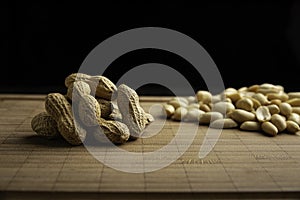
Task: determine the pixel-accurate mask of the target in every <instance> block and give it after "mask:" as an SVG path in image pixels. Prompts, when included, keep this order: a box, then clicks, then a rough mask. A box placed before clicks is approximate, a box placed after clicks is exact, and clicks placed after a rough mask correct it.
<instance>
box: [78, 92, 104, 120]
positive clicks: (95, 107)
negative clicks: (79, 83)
mask: <svg viewBox="0 0 300 200" xmlns="http://www.w3.org/2000/svg"><path fill="white" fill-rule="evenodd" d="M78 114H79V118H80V120H81V122H82V123H83V124H84V125H85V126H96V125H98V120H99V118H100V117H101V109H100V105H99V103H98V101H97V100H96V99H95V97H93V96H91V95H83V96H82V97H81V99H80V101H79V104H78Z"/></svg>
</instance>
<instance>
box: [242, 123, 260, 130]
mask: <svg viewBox="0 0 300 200" xmlns="http://www.w3.org/2000/svg"><path fill="white" fill-rule="evenodd" d="M240 129H242V130H245V131H260V130H261V123H260V122H256V121H245V122H243V123H242V124H241V125H240Z"/></svg>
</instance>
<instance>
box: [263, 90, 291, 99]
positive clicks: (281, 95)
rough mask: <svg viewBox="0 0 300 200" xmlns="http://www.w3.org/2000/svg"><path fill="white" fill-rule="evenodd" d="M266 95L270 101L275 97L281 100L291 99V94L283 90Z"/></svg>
mask: <svg viewBox="0 0 300 200" xmlns="http://www.w3.org/2000/svg"><path fill="white" fill-rule="evenodd" d="M266 96H267V98H268V99H269V100H270V101H271V100H274V99H279V100H280V101H287V100H288V99H289V96H288V95H287V94H286V93H284V92H281V93H268V94H267V95H266Z"/></svg>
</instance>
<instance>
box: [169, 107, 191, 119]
mask: <svg viewBox="0 0 300 200" xmlns="http://www.w3.org/2000/svg"><path fill="white" fill-rule="evenodd" d="M187 113H188V111H187V109H186V108H184V107H179V108H177V109H176V110H175V112H174V114H173V116H172V119H173V120H176V121H181V120H183V119H184V117H185V115H186V114H187Z"/></svg>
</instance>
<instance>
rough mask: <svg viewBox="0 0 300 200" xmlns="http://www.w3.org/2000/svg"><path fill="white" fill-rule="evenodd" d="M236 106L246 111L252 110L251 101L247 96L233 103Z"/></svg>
mask: <svg viewBox="0 0 300 200" xmlns="http://www.w3.org/2000/svg"><path fill="white" fill-rule="evenodd" d="M235 106H236V108H240V109H243V110H246V111H252V110H253V101H252V100H251V99H249V98H242V99H240V100H238V101H237V102H236V103H235Z"/></svg>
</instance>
